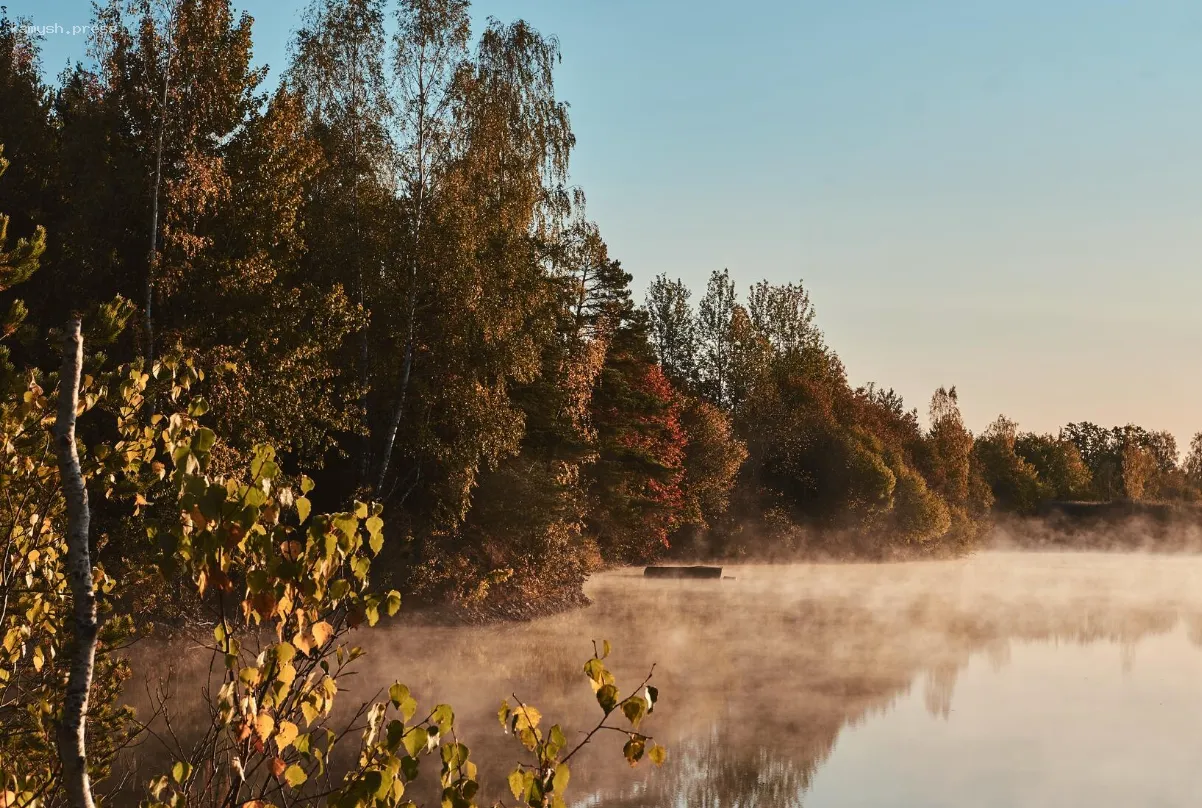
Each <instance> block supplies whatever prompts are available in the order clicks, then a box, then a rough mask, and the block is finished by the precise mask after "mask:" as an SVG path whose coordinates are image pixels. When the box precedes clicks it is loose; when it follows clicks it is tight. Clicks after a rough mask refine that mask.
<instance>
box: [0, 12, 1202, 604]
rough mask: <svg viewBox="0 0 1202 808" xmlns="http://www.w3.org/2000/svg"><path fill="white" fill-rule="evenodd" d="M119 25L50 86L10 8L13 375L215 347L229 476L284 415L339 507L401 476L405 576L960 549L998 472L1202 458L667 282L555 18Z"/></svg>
mask: <svg viewBox="0 0 1202 808" xmlns="http://www.w3.org/2000/svg"><path fill="white" fill-rule="evenodd" d="M96 22H97V25H96V27H95V30H96V31H97V32H98V33H97V36H96V38H95V39H94V41H93V42H92V51H93V53H94V55H95V62H94V64H93V65H91V66H84V65H77V66H75V67H73V68H71V69H69V70H67V71H65V72H64V73H63V74H62V75H61V76H60V77H59V79H58V80H57V82H56V83H54V84H53V85H47V84H45V83H44V82H43V80H42V78H41V65H40V54H39V43H38V41H37V40H36V38H34V37H32V36H30V34H29V33H28V32H29V31H30V29H29V28H28V27H26V26H24V25H23V24H22V22H21V21H19V20H12V19H7V18H5V19H4V20H3V21H0V143H2V144H3V145H4V154H5V156H6V157H7V158H8V160H10V161H11V165H10V166H9V170H8V171H7V173H5V175H4V176H3V178H2V179H0V211H4V212H6V213H7V214H9V216H10V219H8V220H6V221H7V230H8V240H9V241H10V242H12V243H13V244H17V240H18V239H23V240H24V241H23V242H21V243H20V244H19V245H18V246H17V247H16V249H15V252H16V253H17V254H19V255H20V256H22V257H21V260H19V261H17V260H10V261H9V264H10V265H11V266H13V267H15V269H12V270H6V273H5V275H4V276H3V277H2V278H0V298H2V299H0V311H7V312H8V315H7V318H6V322H5V325H4V331H3V333H4V335H5V337H6V339H5V342H4V347H3V350H4V351H5V357H6V358H5V367H6V369H7V370H6V372H5V382H4V384H5V390H6V393H5V394H6V395H9V396H20V395H23V391H24V390H25V389H26V387H25V382H26V380H27V379H28V376H29V374H30V373H34V374H37V373H44V372H46V371H48V370H50V369H51V368H53V367H55V366H56V365H57V362H58V355H57V350H56V348H55V347H54V346H56V345H57V329H60V328H61V326H62V323H64V322H65V321H66V319H67V317H68V315H69V314H70V313H71V312H73V311H82V312H85V313H86V315H87V316H86V317H85V324H84V325H85V332H86V338H87V339H88V340H89V343H90V344H103V345H105V351H106V353H107V359H108V360H109V361H111V362H116V363H125V362H133V361H139V360H141V361H143V362H144V364H145V366H146V367H150V365H151V364H152V363H154V362H155V361H156V360H160V359H162V358H163V357H165V356H167V355H178V356H180V357H184V358H186V361H187V362H188V363H189V365H188V366H189V367H191V368H194V369H195V374H196V375H197V377H198V380H197V383H198V384H199V385H200V386H201V388H202V390H203V395H204V397H205V400H206V402H207V404H206V407H207V411H206V414H205V415H204V421H205V423H206V424H207V426H208V427H209V428H211V429H213V431H214V432H215V434H217V435H219V436H221V442H220V443H219V448H218V449H216V450H215V454H214V456H213V457H212V460H211V463H212V468H213V471H214V473H221V472H222V471H223V470H225V469H229V468H236V467H239V464H242V463H244V462H245V461H246V459H247V458H248V457H249V456H250V452H251V451H252V449H253V447H254V446H256V445H259V444H271V445H273V446H275V447H277V449H278V451H279V457H280V459H281V462H282V465H283V467H284V469H285V471H286V472H287V473H289V474H299V473H306V474H309V475H311V476H312V477H314V478H315V479H316V480H317V481H318V483H320V484H319V486H318V488H317V490H318V491H319V492H321V493H320V494H319V497H320V501H319V502H317V503H316V504H317V506H318V507H324V508H327V509H334V508H336V507H339V506H340V505H341V504H342V503H345V502H346V501H347V500H348V499H350V498H351V497H354V496H358V497H360V498H361V499H364V500H367V499H371V500H374V501H378V502H381V503H382V504H383V507H384V509H385V511H386V515H387V524H388V529H387V536H386V538H387V541H386V546H385V551H384V557H383V559H382V562H381V565H380V566H381V567H385V568H387V569H388V570H389V571H390V574H391V575H392V583H393V584H394V585H396V586H398V587H399V588H401V589H402V590H404V591H406V592H408V593H413V594H416V595H419V596H421V597H423V598H426V599H428V600H430V601H444V600H451V601H455V602H458V603H461V604H466V605H472V606H473V607H480V608H490V609H498V610H505V609H509V608H511V607H512V606H513V605H514V604H523V608H525V606H524V604H530V603H537V604H539V605H540V606H541V607H543V608H553V607H555V606H557V605H567V604H570V603H573V602H576V601H578V600H579V598H580V586H581V583H582V582H583V580H584V577H585V576H586V575H587V573H588V572H589V571H590V570H591V569H594V568H596V567H597V566H598V565H600V564H603V563H629V562H640V561H644V560H647V559H651V558H654V557H656V556H659V555H662V554H664V553H667V552H669V551H670V550H675V551H677V552H680V553H702V552H704V553H715V554H739V553H750V552H761V551H768V550H771V551H772V552H800V551H807V550H815V551H822V552H829V553H835V554H840V555H850V554H869V555H876V556H881V555H893V554H914V553H919V554H940V553H954V552H959V551H962V550H963V549H964V548H966V547H969V546H971V545H972V543H973V542H974V541H975V539H976V538H977V537H978V536H979V535H980V533H981V531H982V529H983V528H984V526H985V524H986V523H987V518H988V515H989V513H990V511H991V508H992V507H993V506H994V503H995V501H996V502H997V503H998V504H999V505H1001V506H1002V507H1007V508H1011V509H1014V510H1016V511H1025V510H1029V509H1030V508H1032V507H1034V506H1033V505H1032V503H1034V502H1037V501H1039V500H1041V499H1047V498H1050V497H1056V498H1063V497H1081V496H1098V497H1113V496H1120V495H1124V496H1137V497H1138V496H1151V495H1157V496H1168V495H1170V494H1171V495H1173V496H1176V495H1178V494H1176V493H1172V492H1186V491H1187V490H1188V491H1196V490H1197V487H1196V486H1194V487H1192V488H1191V487H1190V485H1192V483H1190V484H1189V485H1186V482H1187V481H1188V480H1190V479H1193V478H1191V477H1190V476H1189V473H1187V472H1186V471H1174V470H1173V469H1170V468H1168V466H1167V465H1166V464H1164V463H1162V462H1161V461H1162V460H1163V459H1164V455H1163V452H1161V449H1158V448H1156V445H1154V444H1155V441H1156V440H1162V437H1157V436H1155V435H1150V436H1149V435H1144V437H1142V438H1139V439H1138V440H1137V439H1136V438H1134V437H1130V436H1126V433H1123V434H1124V437H1123V438H1122V448H1121V449H1118V450H1116V448H1115V446H1116V445H1117V444H1114V440H1113V439H1111V438H1105V437H1104V436H1103V437H1099V436H1098V435H1095V434H1094V432H1093V431H1090V429H1094V430H1095V431H1096V428H1092V427H1091V428H1087V426H1088V425H1078V426H1079V430H1078V431H1079V432H1080V434H1079V435H1078V431H1072V430H1075V429H1078V427H1073V428H1072V429H1069V430H1066V431H1065V433H1064V434H1062V435H1061V436H1058V437H1057V438H1055V439H1052V438H1049V437H1046V436H1045V437H1036V436H1026V435H1018V434H1017V433H1016V432H1015V430H1014V429H1012V428H1010V427H1007V426H1005V424H1001V425H995V428H991V429H990V430H989V431H988V432H986V433H985V434H984V435H982V436H981V437H979V438H976V439H974V437H973V435H972V434H971V433H970V432H969V430H968V429H967V428H966V427H965V425H964V423H963V419H962V418H961V415H960V412H959V408H958V404H957V396H956V391H955V389H954V388H950V389H946V390H945V389H941V390H938V391H936V393H935V395H934V397H933V399H932V401H931V405H930V421H929V426H928V427H924V426H922V425H921V424H920V421H919V418H918V415H917V412H916V411H914V410H907V409H906V407H905V406H904V404H903V402H902V401H901V399H900V397H899V396H897V395H896V394H895V393H894V392H893V391H892V390H887V389H883V388H879V387H876V386H874V385H868V386H865V387H860V388H853V387H852V386H851V385H850V384H849V382H848V380H847V375H846V373H845V371H844V368H843V365H842V363H841V362H840V360H839V358H838V356H837V354H836V353H835V352H834V351H833V350H832V349H831V348H830V347H829V346H827V345H826V343H825V340H824V339H823V336H822V334H821V332H820V331H819V330H818V328H817V327H816V325H815V322H814V311H813V308H812V306H811V303H810V300H809V297H808V295H807V293H806V291H805V290H804V289H803V288H802V287H801V286H800V285H799V284H785V285H773V284H770V283H767V282H761V283H758V284H755V285H753V286H751V287H750V289H749V290H747V293H746V294H745V295H740V294H739V292H738V290H737V289H736V285H735V283H734V281H733V280H732V279H731V277H730V275H729V273H727V272H719V273H715V274H714V275H713V276H712V278H711V279H710V282H709V284H708V287H707V288H706V290H705V291H704V293H703V294H702V295H701V296H700V298H699V300H698V301H697V305H696V307H695V308H694V306H693V305H692V301H691V299H690V297H691V294H690V290H688V289H687V288H686V287H685V286H684V285H683V284H682V283H680V282H679V281H670V280H668V279H667V278H663V277H660V278H657V279H656V280H655V281H654V282H653V283H652V284H651V286H650V289H649V291H648V294H647V296H646V300H645V301H644V305H642V306H639V305H637V304H636V302H635V301H634V300H633V299H632V294H631V289H630V284H631V276H630V274H629V273H627V272H626V271H625V269H624V268H623V267H622V266H621V264H620V263H619V262H618V261H617V260H615V259H614V258H613V257H612V256H611V255H610V254H609V251H608V249H607V246H606V244H605V241H604V239H603V237H602V235H601V232H600V230H599V228H598V226H597V225H596V224H595V223H593V222H591V221H590V220H589V219H588V217H587V213H586V208H585V196H584V193H583V191H582V190H581V189H579V188H576V187H574V186H572V185H571V184H570V179H569V166H570V157H571V153H572V150H573V148H574V145H575V138H574V136H573V133H572V129H571V122H570V118H569V115H568V107H567V105H566V104H565V103H564V102H563V101H562V100H561V99H560V98H559V97H558V95H557V93H556V88H555V81H554V79H555V68H556V65H557V64H558V63H559V58H560V55H559V50H558V44H557V42H556V40H555V39H554V38H551V37H547V36H544V35H542V34H540V33H539V32H538V31H536V30H534V29H533V28H532V27H530V26H529V25H528V24H526V23H524V22H520V21H519V22H515V23H511V24H507V23H502V22H498V21H496V20H490V21H488V23H487V24H486V25H485V26H484V27H483V32H482V33H481V35H480V36H479V37H478V39H475V40H473V38H472V34H471V25H470V19H469V8H468V4H467V3H466V2H463V0H398V2H397V3H396V4H395V5H387V4H385V3H384V2H383V0H317V2H315V3H314V4H313V5H312V6H311V7H310V8H309V9H308V11H307V12H306V13H305V15H304V16H303V18H302V19H301V21H300V27H299V30H298V32H297V33H296V35H295V38H294V41H293V43H292V47H291V51H290V60H289V62H288V64H287V65H286V66H284V69H283V70H282V71H281V72H280V80H279V81H278V83H277V84H276V85H275V86H273V87H267V86H265V76H266V72H265V70H264V69H263V68H261V67H257V66H256V65H255V62H254V58H253V43H252V20H251V19H250V18H249V17H248V16H246V15H241V16H239V15H238V14H237V13H236V11H235V10H234V8H233V7H232V5H231V4H230V3H229V2H228V0H173V2H161V3H160V2H155V1H154V0H145V2H140V3H135V4H134V6H133V8H132V10H131V8H130V7H129V6H128V5H127V4H126V3H124V2H120V1H119V0H112V2H109V3H107V4H102V5H101V6H100V7H99V8H98V10H97V20H96ZM3 249H4V247H3V244H0V250H3ZM22 301H23V302H22ZM181 361H184V360H182V359H181ZM200 377H203V381H200ZM1007 430H1009V431H1007ZM1012 433H1013V434H1012ZM1099 434H1100V433H1099ZM1107 434H1110V433H1107ZM1115 434H1117V433H1115ZM1132 434H1134V433H1132ZM1140 434H1141V435H1143V434H1144V433H1140ZM1107 441H1110V442H1107ZM1140 441H1143V442H1142V443H1141V442H1140ZM1137 444H1138V445H1137ZM1132 447H1135V448H1132ZM1072 448H1075V449H1076V454H1075V455H1074V454H1073V452H1072V450H1071V449H1072ZM1162 448H1163V447H1162ZM1116 451H1117V454H1116ZM1157 452H1161V454H1157ZM1147 458H1151V460H1148V459H1147ZM1148 462H1151V463H1152V464H1153V466H1155V468H1154V469H1153V468H1152V467H1150V466H1149V467H1148V470H1147V472H1146V473H1144V472H1137V471H1136V469H1137V468H1138V469H1142V468H1144V466H1145V465H1146V464H1147V463H1148ZM1116 464H1117V465H1116ZM1141 464H1144V465H1141ZM1141 474H1142V475H1143V476H1140V475H1141ZM1196 476H1197V475H1195V477H1196ZM1141 481H1142V482H1141ZM1141 485H1142V487H1141ZM1181 495H1182V496H1184V495H1185V494H1184V493H1181ZM97 524H99V525H101V526H104V529H106V530H113V531H115V530H117V529H118V526H119V525H121V524H123V523H122V522H121V519H120V518H118V516H117V515H112V516H111V518H107V517H106V516H105V514H104V513H101V514H99V515H98V520H97ZM106 546H107V547H109V548H110V550H109V551H110V552H113V553H119V552H123V550H122V549H120V542H119V541H116V540H114V541H112V542H108V543H106ZM125 549H126V551H127V550H128V548H125Z"/></svg>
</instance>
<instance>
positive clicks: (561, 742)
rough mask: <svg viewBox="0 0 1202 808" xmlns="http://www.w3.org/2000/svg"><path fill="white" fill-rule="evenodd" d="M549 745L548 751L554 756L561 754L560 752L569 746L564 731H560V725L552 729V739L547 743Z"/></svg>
mask: <svg viewBox="0 0 1202 808" xmlns="http://www.w3.org/2000/svg"><path fill="white" fill-rule="evenodd" d="M547 745H548V747H549V749H548V750H547V751H548V752H549V753H550V754H552V755H557V754H559V750H561V749H563V748H564V747H565V746H567V745H568V739H567V738H566V737H564V734H563V730H562V729H560V727H559V724H555V725H554V726H552V727H551V738H550V740H549V741H548V742H547Z"/></svg>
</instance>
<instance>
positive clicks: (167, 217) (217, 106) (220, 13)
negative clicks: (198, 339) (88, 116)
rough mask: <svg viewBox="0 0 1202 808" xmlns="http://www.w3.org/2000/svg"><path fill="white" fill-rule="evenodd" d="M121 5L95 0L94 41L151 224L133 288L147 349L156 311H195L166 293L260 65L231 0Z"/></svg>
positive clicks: (217, 181)
mask: <svg viewBox="0 0 1202 808" xmlns="http://www.w3.org/2000/svg"><path fill="white" fill-rule="evenodd" d="M126 5H127V4H126V3H124V2H122V0H109V2H108V3H107V4H105V5H103V6H98V8H97V19H96V25H95V26H94V30H95V31H96V32H97V33H96V39H95V42H94V45H95V50H96V54H97V58H98V61H99V64H100V76H99V79H100V83H101V86H102V88H103V90H102V91H103V93H104V103H105V104H106V105H110V106H111V107H112V108H113V111H114V113H115V114H117V115H119V116H120V118H121V119H122V120H123V121H125V122H126V130H125V131H124V132H123V133H122V137H123V139H124V140H125V141H126V143H125V144H124V145H125V147H126V148H128V149H129V150H130V151H131V152H132V153H133V154H135V155H137V159H138V160H140V162H141V166H139V168H141V173H142V175H143V177H145V180H144V181H145V183H146V184H145V186H144V188H143V190H142V194H144V196H145V198H146V199H147V206H146V208H145V214H144V215H145V216H146V219H145V220H146V221H147V222H148V225H147V226H146V227H145V229H142V228H138V229H139V230H142V232H144V233H146V238H147V241H148V242H149V245H150V246H149V249H148V250H147V252H146V253H145V254H146V256H147V258H146V261H145V266H146V269H145V272H144V282H143V294H142V295H140V296H139V297H141V298H142V299H143V323H142V326H143V329H144V334H145V347H144V352H143V356H144V357H147V358H149V357H151V356H153V355H155V340H156V319H161V320H162V321H163V322H165V323H170V324H171V325H172V326H178V325H179V324H182V323H186V322H187V321H188V319H189V316H190V315H192V314H194V312H192V311H189V310H188V309H187V308H183V309H180V308H178V307H173V306H172V297H173V296H174V295H175V294H176V293H177V292H178V291H179V290H180V289H182V288H184V286H185V285H186V283H187V280H186V279H187V278H188V276H189V274H190V272H191V271H192V270H191V267H192V266H193V263H194V261H195V260H196V259H197V257H198V256H199V255H200V254H201V253H202V252H203V251H204V250H205V249H206V248H207V247H208V246H210V244H211V235H210V234H209V233H208V232H207V228H206V225H207V222H208V219H209V217H211V216H212V214H213V212H214V211H215V210H216V209H217V208H218V207H219V206H221V205H222V203H223V202H224V200H225V198H226V196H227V194H228V192H229V178H228V175H227V174H226V172H225V170H224V152H225V145H226V144H227V143H228V141H229V139H230V137H231V136H232V135H234V134H235V133H236V132H237V131H238V130H239V128H240V127H241V126H242V125H243V124H244V123H245V122H246V120H247V118H248V116H249V115H250V113H251V111H252V110H253V109H254V108H255V106H256V105H257V102H258V99H257V98H256V96H255V93H256V90H257V88H258V86H259V84H260V82H261V81H262V80H263V77H264V76H265V75H266V68H253V67H252V66H251V51H252V46H251V23H252V20H251V18H250V16H249V15H247V14H242V15H241V16H240V17H235V15H234V12H233V8H232V6H231V4H230V2H229V0H138V2H136V3H134V4H132V6H130V7H129V12H131V13H127V9H126ZM158 298H161V299H160V300H158V303H157V307H161V308H162V309H163V311H161V312H158V314H156V299H158ZM159 314H162V315H164V316H162V317H159V316H158V315H159ZM162 336H167V334H164V335H162ZM168 339H169V337H168Z"/></svg>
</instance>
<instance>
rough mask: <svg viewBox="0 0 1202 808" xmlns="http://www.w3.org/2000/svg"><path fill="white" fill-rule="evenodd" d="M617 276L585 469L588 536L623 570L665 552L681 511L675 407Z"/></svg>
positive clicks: (681, 446) (680, 438)
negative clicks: (616, 310)
mask: <svg viewBox="0 0 1202 808" xmlns="http://www.w3.org/2000/svg"><path fill="white" fill-rule="evenodd" d="M629 280H630V276H629V275H624V283H623V289H624V292H625V293H624V295H622V298H623V308H622V311H621V319H620V322H619V324H618V327H617V329H616V331H615V333H614V337H613V342H612V345H611V348H610V351H609V354H608V356H607V357H606V361H605V365H604V366H603V367H602V370H601V373H600V375H599V377H598V379H597V386H596V389H595V391H594V393H593V399H592V420H593V423H594V424H595V426H596V429H597V446H598V458H597V460H596V462H595V463H592V464H590V465H589V466H588V468H587V475H588V479H589V483H588V491H589V496H590V508H589V511H588V515H587V517H586V525H587V527H588V529H589V531H590V532H591V533H592V534H593V535H595V536H596V538H597V542H598V544H599V545H600V547H601V552H602V555H603V556H604V557H605V558H607V559H608V560H611V561H623V562H627V563H631V562H639V561H646V560H649V559H651V558H654V557H655V555H656V554H658V553H660V552H663V550H664V549H666V548H667V547H668V546H669V539H670V537H671V535H672V533H673V532H674V531H675V530H676V528H677V527H679V526H680V524H681V522H682V516H683V512H684V507H685V494H684V491H683V489H682V484H683V481H684V463H685V446H686V441H687V438H686V434H685V431H684V429H683V428H682V426H681V423H680V402H679V398H678V394H677V393H676V391H675V390H673V388H672V386H671V384H670V383H669V382H668V380H667V377H665V376H664V374H663V371H662V370H661V369H660V366H659V365H658V364H656V362H655V358H654V353H653V351H652V349H651V345H650V342H649V341H648V337H647V333H648V325H647V319H646V315H645V313H644V312H643V311H642V310H641V309H636V308H635V307H634V305H633V303H631V302H630V293H629V290H628V289H626V288H625V287H626V284H627V283H628V282H629Z"/></svg>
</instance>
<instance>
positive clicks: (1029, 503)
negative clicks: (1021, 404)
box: [973, 415, 1051, 514]
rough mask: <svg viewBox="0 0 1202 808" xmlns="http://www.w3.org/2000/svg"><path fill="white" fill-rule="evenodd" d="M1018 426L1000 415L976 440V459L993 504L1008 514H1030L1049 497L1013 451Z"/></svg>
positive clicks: (1030, 467) (1031, 468)
mask: <svg viewBox="0 0 1202 808" xmlns="http://www.w3.org/2000/svg"><path fill="white" fill-rule="evenodd" d="M1017 440H1018V424H1016V423H1015V422H1014V421H1011V420H1010V419H1008V418H1006V417H1005V416H1004V415H999V416H998V417H997V420H995V421H994V422H993V423H992V424H990V425H989V427H988V428H987V429H986V430H985V432H984V433H982V434H981V436H980V437H979V438H977V440H976V442H975V445H974V446H973V452H974V453H975V459H976V461H977V462H978V464H979V466H980V469H981V473H982V475H983V476H984V478H985V481H986V482H987V483H988V484H989V488H990V490H991V491H992V493H993V498H994V501H995V502H996V503H997V504H998V506H1000V507H1001V508H1003V509H1005V510H1008V511H1010V512H1011V513H1019V514H1030V513H1033V512H1034V511H1035V509H1036V508H1037V507H1038V505H1039V504H1040V502H1042V501H1043V500H1044V499H1046V498H1048V496H1050V494H1051V490H1050V486H1048V485H1046V484H1045V483H1044V481H1043V480H1041V479H1040V477H1039V474H1038V472H1037V471H1036V469H1035V467H1034V466H1033V465H1031V464H1030V463H1028V462H1027V461H1026V460H1024V459H1023V458H1022V457H1021V456H1020V455H1019V454H1018V452H1017V451H1016V444H1017Z"/></svg>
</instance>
